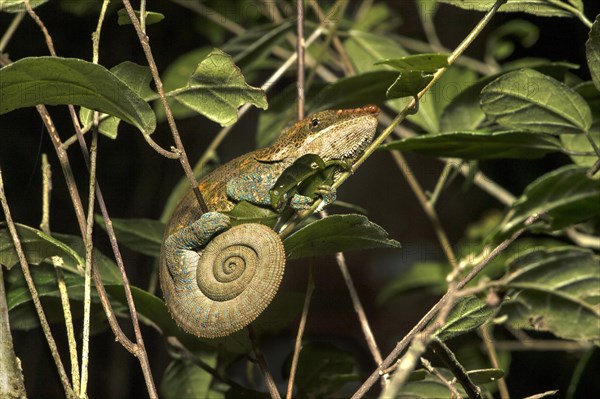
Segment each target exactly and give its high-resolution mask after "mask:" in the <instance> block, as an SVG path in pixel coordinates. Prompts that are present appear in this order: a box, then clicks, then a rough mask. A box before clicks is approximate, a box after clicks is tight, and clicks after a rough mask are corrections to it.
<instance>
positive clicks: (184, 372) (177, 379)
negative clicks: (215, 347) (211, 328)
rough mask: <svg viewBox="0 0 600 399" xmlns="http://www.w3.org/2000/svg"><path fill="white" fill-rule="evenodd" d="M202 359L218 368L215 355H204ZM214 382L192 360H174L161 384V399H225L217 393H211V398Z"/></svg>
mask: <svg viewBox="0 0 600 399" xmlns="http://www.w3.org/2000/svg"><path fill="white" fill-rule="evenodd" d="M201 359H202V361H203V362H204V363H206V364H208V365H210V366H211V367H215V366H216V357H215V356H214V355H212V356H209V355H203V356H202V357H201ZM212 380H213V377H212V376H211V375H210V374H208V373H207V372H206V371H205V370H203V369H201V368H200V367H199V366H196V365H195V364H194V363H192V362H191V361H190V360H187V359H176V360H172V361H171V363H170V364H169V365H168V366H167V369H166V370H165V373H164V374H163V377H162V380H161V382H160V397H161V398H165V399H187V398H189V399H192V398H205V399H213V398H214V399H220V398H223V399H224V398H225V396H224V395H223V394H217V393H216V392H211V393H210V396H209V391H210V385H211V383H212ZM216 395H220V396H216Z"/></svg>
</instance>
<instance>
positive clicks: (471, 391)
mask: <svg viewBox="0 0 600 399" xmlns="http://www.w3.org/2000/svg"><path fill="white" fill-rule="evenodd" d="M430 345H431V348H432V349H433V351H434V352H435V353H436V354H437V355H438V356H439V357H440V359H441V360H442V362H443V363H444V364H445V365H446V367H448V370H450V372H451V373H452V375H454V377H456V380H457V381H458V383H459V384H460V385H462V387H463V388H464V390H465V392H466V393H467V396H468V397H469V398H470V399H481V389H479V387H478V386H477V385H475V383H474V382H473V380H471V377H469V375H468V374H467V370H465V368H464V367H463V365H462V364H460V362H459V361H458V359H456V356H455V355H454V353H453V352H452V351H451V350H450V348H448V347H447V346H446V344H444V343H443V342H442V340H440V339H439V338H437V337H435V338H433V339H432V340H431V342H430Z"/></svg>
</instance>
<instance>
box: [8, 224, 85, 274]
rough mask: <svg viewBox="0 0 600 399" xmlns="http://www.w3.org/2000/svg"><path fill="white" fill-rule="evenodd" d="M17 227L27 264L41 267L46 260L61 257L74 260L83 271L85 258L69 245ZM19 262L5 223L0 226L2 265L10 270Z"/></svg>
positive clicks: (29, 229) (34, 231)
mask: <svg viewBox="0 0 600 399" xmlns="http://www.w3.org/2000/svg"><path fill="white" fill-rule="evenodd" d="M16 227H17V235H18V236H19V241H21V246H22V248H23V252H24V253H25V257H26V258H27V263H29V264H33V265H39V264H40V263H41V262H42V261H43V260H44V259H47V258H50V257H52V256H60V257H68V258H71V259H73V260H74V261H75V263H76V264H77V268H78V269H79V270H80V271H81V270H83V267H84V265H85V260H84V258H82V257H81V256H79V254H78V253H77V252H75V251H73V250H72V249H71V248H70V247H69V246H68V245H65V244H64V243H62V242H61V241H59V240H57V239H56V238H54V237H51V236H49V235H47V234H45V233H43V232H42V231H40V230H37V229H34V228H32V227H29V226H25V225H22V224H17V225H16ZM18 262H19V259H18V257H17V252H16V251H15V247H14V245H13V241H12V237H11V235H10V232H9V230H8V227H7V226H6V224H5V223H2V224H0V264H1V265H4V266H6V267H7V268H8V269H10V268H11V267H13V266H14V265H16V264H17V263H18Z"/></svg>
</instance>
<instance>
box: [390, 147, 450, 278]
mask: <svg viewBox="0 0 600 399" xmlns="http://www.w3.org/2000/svg"><path fill="white" fill-rule="evenodd" d="M391 154H392V157H393V158H394V161H395V162H396V164H397V165H398V169H400V171H401V172H402V175H403V176H404V178H405V179H406V182H407V183H408V185H409V186H410V188H411V189H412V191H413V193H414V194H415V196H416V197H417V200H418V201H419V204H420V205H421V207H422V208H423V211H425V214H426V215H427V217H428V218H429V221H430V222H431V225H432V227H433V229H434V231H435V234H436V236H437V238H438V241H439V242H440V245H441V247H442V250H443V251H444V253H445V254H446V258H447V259H448V262H449V263H450V265H451V266H452V269H453V270H454V271H457V270H458V261H457V260H456V255H455V254H454V250H453V249H452V245H451V244H450V240H449V239H448V236H447V235H446V231H445V230H444V228H443V227H442V223H441V222H440V219H439V217H438V215H437V212H436V211H435V209H434V208H433V206H432V205H431V203H430V202H429V201H428V200H427V196H426V195H425V192H424V191H423V188H422V187H421V184H420V183H419V181H418V180H417V178H416V177H415V174H414V172H413V171H412V169H411V167H410V165H409V164H408V162H406V159H405V158H404V156H403V155H402V153H401V152H400V151H397V150H392V151H391Z"/></svg>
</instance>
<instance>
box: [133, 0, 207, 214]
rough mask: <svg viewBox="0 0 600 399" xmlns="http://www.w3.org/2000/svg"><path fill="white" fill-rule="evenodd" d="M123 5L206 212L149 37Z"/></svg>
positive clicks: (187, 171)
mask: <svg viewBox="0 0 600 399" xmlns="http://www.w3.org/2000/svg"><path fill="white" fill-rule="evenodd" d="M123 5H124V6H125V9H126V10H127V14H128V15H129V19H131V22H132V24H133V27H134V29H135V32H136V33H137V36H138V39H139V41H140V44H141V45H142V49H143V50H144V54H145V55H146V60H147V61H148V66H149V67H150V72H151V73H152V78H153V79H154V84H155V85H156V90H157V91H158V95H159V96H160V101H161V103H162V105H163V107H164V109H165V115H166V117H167V122H168V124H169V128H170V129H171V135H172V136H173V141H174V142H175V147H177V152H178V153H179V162H180V163H181V166H182V168H183V171H184V172H185V175H186V176H187V178H188V181H189V183H190V186H191V188H192V191H193V192H194V194H195V195H196V199H197V200H198V204H199V205H200V209H201V210H202V213H206V212H208V207H207V206H206V202H205V201H204V198H203V197H202V193H201V192H200V190H199V188H198V182H197V181H196V178H195V177H194V173H193V172H192V167H191V166H190V163H189V161H188V157H187V154H186V153H185V148H184V146H183V142H182V141H181V136H180V135H179V130H178V129H177V124H176V123H175V118H174V117H173V113H172V112H171V106H170V105H169V102H168V101H167V97H166V96H165V89H164V87H163V83H162V80H161V78H160V74H159V73H158V68H157V67H156V62H154V56H153V55H152V49H151V48H150V39H149V38H148V36H147V35H146V34H145V33H144V31H143V30H142V27H141V25H140V21H139V20H138V18H137V16H136V15H135V11H134V9H133V7H132V6H131V2H130V1H129V0H123Z"/></svg>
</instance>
